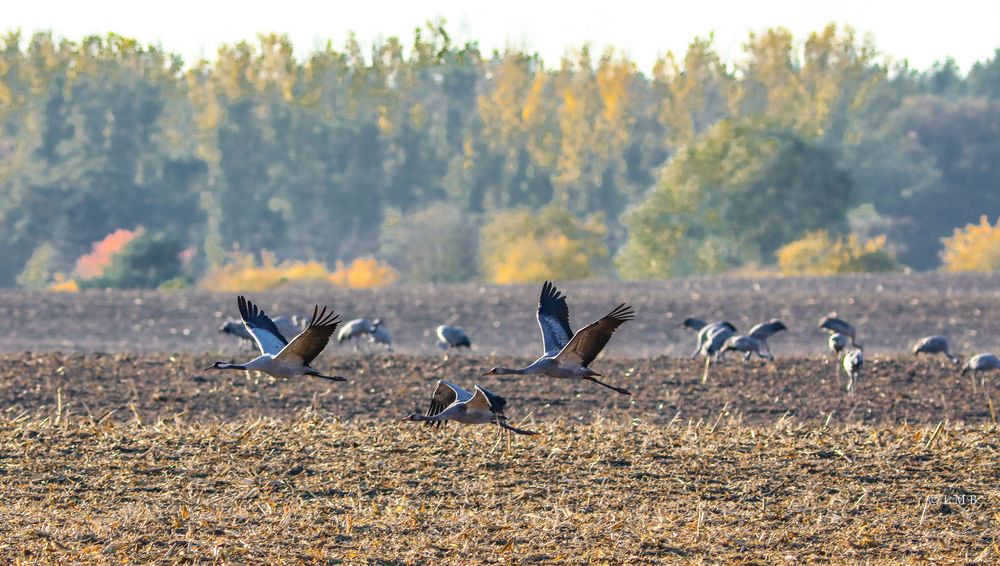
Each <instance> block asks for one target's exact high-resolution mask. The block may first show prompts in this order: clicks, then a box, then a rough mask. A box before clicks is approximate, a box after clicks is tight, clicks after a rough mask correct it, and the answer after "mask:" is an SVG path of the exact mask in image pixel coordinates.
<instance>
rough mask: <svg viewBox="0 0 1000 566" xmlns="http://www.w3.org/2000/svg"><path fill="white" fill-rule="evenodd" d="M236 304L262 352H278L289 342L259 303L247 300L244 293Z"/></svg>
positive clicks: (245, 324) (237, 299) (248, 330)
mask: <svg viewBox="0 0 1000 566" xmlns="http://www.w3.org/2000/svg"><path fill="white" fill-rule="evenodd" d="M236 304H237V306H239V308H240V318H242V319H243V324H244V326H246V328H247V332H249V333H250V335H251V336H253V341H254V342H256V343H257V348H258V349H259V350H260V353H261V354H272V355H274V354H277V353H278V352H280V351H281V350H282V349H283V348H284V347H285V346H286V345H287V344H288V340H286V339H285V337H284V336H282V335H281V331H280V330H278V327H277V325H275V324H274V321H273V320H271V319H270V318H269V317H268V316H267V315H266V314H264V311H263V310H261V309H260V308H259V307H257V305H255V304H253V303H252V302H250V301H248V300H246V298H245V297H244V296H243V295H240V296H239V297H237V298H236Z"/></svg>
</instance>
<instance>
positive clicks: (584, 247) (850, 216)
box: [0, 22, 1000, 288]
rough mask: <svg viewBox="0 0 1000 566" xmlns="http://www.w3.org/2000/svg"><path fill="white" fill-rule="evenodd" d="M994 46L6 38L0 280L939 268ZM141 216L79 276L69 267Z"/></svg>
mask: <svg viewBox="0 0 1000 566" xmlns="http://www.w3.org/2000/svg"><path fill="white" fill-rule="evenodd" d="M998 55H1000V50H998V51H997V53H996V54H994V56H993V57H992V58H991V59H988V60H986V61H982V62H980V63H978V64H976V65H975V66H974V67H973V68H972V69H970V70H969V71H968V73H967V74H964V75H963V74H962V73H961V72H960V71H959V70H958V69H957V68H956V66H955V65H954V63H953V62H951V61H948V60H945V61H943V62H942V63H940V64H938V65H936V66H934V67H932V68H930V69H926V70H922V71H921V70H914V69H910V68H908V67H907V66H906V65H905V63H903V64H895V65H890V64H889V63H887V62H886V61H884V60H883V59H882V58H881V57H880V56H879V54H878V52H877V49H876V47H875V45H874V44H873V43H872V42H871V41H870V40H867V39H859V38H858V37H856V36H855V34H854V33H853V32H852V31H851V30H849V29H839V28H837V27H835V26H832V25H831V26H828V27H826V28H824V29H823V30H820V31H817V32H815V33H813V34H811V35H810V36H809V37H807V38H804V39H796V38H793V37H792V36H791V35H790V34H789V33H788V32H787V31H785V30H782V29H773V30H767V31H764V32H761V33H755V34H751V35H750V36H749V37H748V39H747V41H746V43H745V44H744V46H743V53H742V55H741V56H740V57H739V58H738V59H737V60H736V61H735V62H726V61H723V60H722V59H721V58H720V56H719V55H718V52H717V51H716V49H715V46H714V44H713V40H712V38H711V37H709V38H697V39H695V40H693V41H692V43H691V45H690V47H689V48H688V50H687V52H686V53H684V54H667V55H666V56H664V57H663V58H662V59H661V60H660V61H659V62H658V63H657V64H656V66H655V67H654V68H653V69H652V72H651V73H650V74H648V75H647V74H644V73H643V72H641V71H640V70H638V69H637V68H636V66H635V64H634V63H632V62H631V61H629V60H628V59H627V58H625V57H623V56H622V55H620V54H619V53H616V52H614V51H607V52H604V53H599V54H598V53H593V52H592V51H591V50H590V49H589V48H587V47H586V46H584V47H582V48H580V49H578V50H575V51H571V52H569V53H567V55H566V56H565V57H564V58H563V59H562V60H561V61H558V62H550V63H553V65H552V66H547V65H546V63H545V62H543V61H541V60H540V59H539V58H538V57H537V56H534V55H533V54H531V53H527V52H523V51H520V50H516V49H510V50H507V51H505V52H502V53H482V52H481V51H480V50H479V49H478V47H477V46H476V44H475V43H465V44H456V43H454V42H453V40H452V38H451V36H450V35H449V33H448V31H447V29H446V27H445V25H444V24H443V23H442V22H431V23H429V24H428V25H427V26H425V27H423V28H421V29H419V30H417V31H416V32H415V33H414V36H413V37H412V38H409V39H405V40H404V39H400V38H388V39H385V40H381V41H378V42H376V43H374V44H372V45H369V46H364V47H363V46H362V45H361V44H360V43H359V42H358V41H357V40H356V39H355V38H350V39H349V40H348V41H347V42H346V44H345V45H343V46H342V47H340V48H335V47H333V46H332V45H327V46H326V47H324V48H321V49H317V50H315V51H312V52H309V53H303V52H296V51H295V50H294V48H293V46H292V45H291V44H290V42H289V41H288V39H287V38H285V37H282V36H275V35H268V36H261V37H259V38H258V39H257V41H255V42H241V43H238V44H236V45H229V46H226V47H224V48H222V49H221V50H220V51H219V53H218V54H217V57H216V58H215V59H214V60H213V61H211V62H205V61H202V62H190V63H189V64H186V65H185V64H184V62H182V61H180V60H179V58H178V57H176V56H174V55H172V54H170V53H167V52H164V51H162V50H161V49H159V48H155V47H149V46H142V45H139V44H137V43H136V42H135V41H133V40H131V39H128V38H125V37H121V36H118V35H114V34H109V35H107V36H102V37H87V38H84V39H83V40H81V41H79V42H76V41H69V40H58V41H57V40H56V39H55V38H53V37H52V36H51V35H49V34H45V33H39V34H35V35H32V36H31V37H26V36H23V35H21V34H19V33H17V32H10V33H7V34H6V35H5V36H3V37H2V38H0V252H2V253H0V285H3V286H10V285H23V286H28V287H39V288H41V287H46V286H48V285H50V284H51V283H52V282H54V281H55V282H63V281H67V280H69V279H68V278H72V279H73V280H74V281H76V280H79V281H80V283H81V284H84V286H86V285H110V286H145V287H148V286H159V285H163V284H164V283H167V282H172V283H171V285H179V284H184V282H187V283H193V282H195V281H196V280H198V279H203V278H205V277H207V276H208V275H210V274H213V273H214V274H216V275H218V274H220V273H223V271H220V270H225V269H230V270H231V271H232V272H233V273H243V274H244V275H245V274H246V273H251V272H250V271H247V269H250V268H249V267H247V266H246V265H244V264H240V263H239V261H243V262H246V261H247V260H246V259H245V258H246V257H250V261H252V262H253V266H255V267H254V268H255V269H257V267H256V266H258V265H259V266H260V269H262V270H261V271H259V272H258V271H255V272H253V273H259V274H263V273H268V274H270V275H268V277H272V278H274V281H281V280H283V279H282V278H283V277H286V276H287V275H288V274H289V273H291V274H292V275H293V277H294V274H295V273H298V271H295V269H297V268H294V269H293V265H300V264H301V265H305V264H308V263H309V262H315V263H314V264H311V265H317V266H322V270H323V275H322V277H325V278H328V279H329V278H330V276H331V274H333V273H341V274H342V275H340V276H339V277H341V278H342V279H343V281H344V283H343V284H349V283H348V281H349V280H350V281H356V282H358V284H364V285H370V284H372V282H373V281H374V280H375V279H377V278H380V277H383V276H384V278H385V280H386V281H389V280H394V279H395V278H396V277H397V276H398V277H399V278H401V279H402V280H415V281H430V282H453V281H465V280H473V279H481V280H486V281H494V282H513V281H531V280H537V279H539V278H560V279H568V278H586V277H614V276H621V277H626V278H647V277H671V276H680V275H703V274H716V273H726V272H731V271H738V270H740V269H743V268H747V267H754V268H762V269H771V270H773V271H774V272H788V273H793V272H815V270H816V269H817V268H816V267H815V266H812V267H810V266H808V265H807V264H808V262H805V263H802V262H795V261H791V260H788V261H782V260H781V257H782V256H781V252H779V250H785V252H786V253H785V255H786V256H789V257H791V256H792V255H796V254H791V252H788V251H787V250H788V249H789V248H788V246H790V245H793V244H796V243H798V244H797V245H798V248H797V249H798V250H799V251H798V252H797V256H796V257H800V256H801V255H802V253H803V252H802V250H806V249H819V248H822V247H824V246H825V247H826V248H827V249H828V250H831V249H835V248H837V246H840V248H837V249H841V251H843V249H851V248H852V246H855V247H860V248H863V249H867V248H866V246H868V247H870V246H871V245H875V244H871V242H875V243H876V244H877V245H876V246H875V247H876V248H877V250H874V251H873V250H871V249H869V252H872V253H875V252H876V251H877V252H878V253H879V254H885V257H882V256H881V255H880V256H879V258H881V259H879V260H878V261H874V262H873V263H867V262H866V261H861V262H860V263H859V262H858V261H853V260H852V261H846V260H845V261H840V262H833V264H835V265H839V266H843V267H842V269H845V270H857V269H883V268H891V269H896V268H898V267H899V266H900V265H901V264H902V265H906V266H909V267H911V268H914V269H936V268H939V267H941V266H942V257H944V258H945V260H944V261H945V265H946V267H947V268H948V269H964V268H965V267H959V266H969V265H972V264H974V263H976V262H970V261H965V260H963V261H958V260H950V259H948V258H950V257H953V256H954V253H953V252H950V251H945V248H944V247H943V246H944V244H943V243H942V242H943V239H944V238H948V237H949V236H952V234H953V232H954V231H955V230H956V229H960V228H961V227H963V226H966V225H967V224H974V223H976V222H977V220H978V219H979V218H980V216H981V215H984V214H985V215H987V216H989V217H991V218H992V217H998V216H1000V170H998V167H1000V135H998V134H1000V100H998V98H1000V61H998V57H997V56H998ZM140 227H141V229H142V233H141V235H140V236H136V237H135V239H134V242H133V241H131V240H130V242H129V243H127V244H123V247H122V248H121V249H120V250H116V252H115V253H116V254H117V255H116V256H115V259H114V260H113V261H110V262H109V263H107V264H106V265H105V266H104V267H102V271H101V274H100V275H99V276H98V275H89V276H88V275H84V274H74V273H73V272H74V269H75V268H76V266H77V264H78V259H80V258H83V257H85V256H88V255H89V254H92V253H93V252H94V251H95V248H94V245H95V243H99V242H102V241H104V239H105V238H106V237H107V236H108V235H109V234H114V233H116V231H119V230H122V231H128V232H129V233H136V232H138V231H139V228H140ZM817 234H823V237H822V238H820V237H819V236H817ZM879 236H884V238H883V239H878V237H879ZM852 238H853V239H852ZM803 242H806V243H808V245H806V244H804V243H803ZM817 242H819V243H818V244H817ZM106 244H107V243H106ZM810 246H812V247H810ZM966 247H968V246H966ZM792 249H796V248H795V247H794V246H793V248H792ZM818 253H819V252H816V253H814V254H813V255H815V256H816V258H814V259H817V258H819V255H817V254H818ZM837 253H838V254H839V253H840V252H837ZM845 253H846V252H845ZM859 253H860V252H859ZM942 253H945V254H946V255H945V256H942ZM948 253H951V254H952V255H950V256H949V255H947V254H948ZM247 254H249V256H247ZM268 254H270V255H268ZM835 255H836V254H835ZM847 255H848V256H850V254H847ZM266 257H267V258H271V259H268V260H266V259H265V258H266ZM824 257H825V256H824ZM851 257H853V256H851ZM236 258H243V259H240V260H239V261H238V260H237V259H236ZM257 258H259V262H258V259H257ZM276 258H280V259H276ZM359 258H360V259H361V260H363V261H361V262H360V263H355V260H359ZM366 258H367V259H366ZM886 258H889V259H891V261H889V260H887V259H886ZM266 261H271V268H268V269H270V271H268V270H267V269H263V266H264V264H265V263H266ZM796 261H798V260H796ZM817 261H820V263H823V262H826V263H827V264H829V263H830V262H827V261H826V260H824V259H822V258H819V259H817ZM288 262H292V263H288ZM294 262H299V263H294ZM337 262H341V263H340V264H338V263H337ZM366 262H374V263H371V264H370V265H369V263H366ZM986 264H987V265H988V262H987V263H986ZM241 265H242V267H240V266H241ZM355 265H357V267H352V266H355ZM793 265H795V266H799V267H790V266H793ZM978 265H983V264H982V263H981V262H980V263H979V264H978ZM227 266H229V267H227ZM276 266H285V268H287V270H291V271H289V272H288V273H285V271H283V270H282V269H284V268H282V269H278V268H277V267H276ZM326 266H335V267H331V268H330V269H327V267H326ZM337 266H339V267H337ZM859 266H860V267H859ZM244 268H245V269H244ZM824 269H830V267H829V265H828V266H827V267H826V268H824ZM838 269H840V268H838ZM227 273H228V272H227ZM350 273H354V274H355V275H354V276H352V277H353V279H352V278H350V277H348V275H349V274H350ZM261 276H262V277H263V275H261ZM240 277H242V276H240ZM240 277H236V276H235V275H234V276H233V277H229V278H223V279H224V280H225V281H229V282H230V283H231V284H236V283H232V282H233V281H244V279H241V278H240ZM86 281H89V283H85V282H86ZM269 281H270V279H269ZM338 281H339V279H338ZM230 283H227V285H228V284H230Z"/></svg>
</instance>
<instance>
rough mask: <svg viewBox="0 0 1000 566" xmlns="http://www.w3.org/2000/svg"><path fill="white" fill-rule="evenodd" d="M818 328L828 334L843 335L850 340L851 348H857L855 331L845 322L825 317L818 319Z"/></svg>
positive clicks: (832, 317)
mask: <svg viewBox="0 0 1000 566" xmlns="http://www.w3.org/2000/svg"><path fill="white" fill-rule="evenodd" d="M819 327H820V328H822V329H823V330H826V331H827V332H829V333H830V334H837V333H840V334H843V335H844V336H847V337H848V338H850V339H851V346H857V345H858V344H857V335H858V333H857V330H855V329H854V327H853V326H851V325H850V324H849V323H848V322H847V321H845V320H843V319H840V318H836V317H834V316H825V317H823V318H821V319H820V321H819Z"/></svg>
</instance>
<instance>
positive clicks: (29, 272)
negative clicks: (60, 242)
mask: <svg viewBox="0 0 1000 566" xmlns="http://www.w3.org/2000/svg"><path fill="white" fill-rule="evenodd" d="M55 255H56V254H55V249H53V247H52V246H51V245H50V244H42V245H40V246H38V247H37V248H35V251H34V252H33V253H32V254H31V258H29V259H28V262H27V263H25V264H24V270H22V271H21V274H20V275H18V276H17V279H16V282H17V284H18V285H20V286H21V287H28V288H31V289H44V288H45V287H47V286H48V284H49V283H50V282H51V281H52V262H53V261H54V260H55Z"/></svg>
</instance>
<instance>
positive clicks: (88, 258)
mask: <svg viewBox="0 0 1000 566" xmlns="http://www.w3.org/2000/svg"><path fill="white" fill-rule="evenodd" d="M140 234H142V229H141V228H140V229H138V230H135V231H133V230H125V229H124V228H119V229H118V230H115V231H114V232H112V233H111V234H108V235H107V236H105V237H104V239H102V240H100V241H98V242H94V249H93V251H92V252H90V253H89V254H86V255H82V256H80V257H79V258H77V260H76V267H75V268H74V269H73V276H74V277H77V278H79V279H94V278H97V277H100V276H101V275H103V274H104V270H105V269H107V267H108V266H109V265H111V261H112V260H113V259H114V256H115V254H117V253H119V252H121V251H122V250H123V249H125V246H126V245H128V243H129V242H131V241H132V240H133V239H135V237H136V236H138V235H140Z"/></svg>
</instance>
